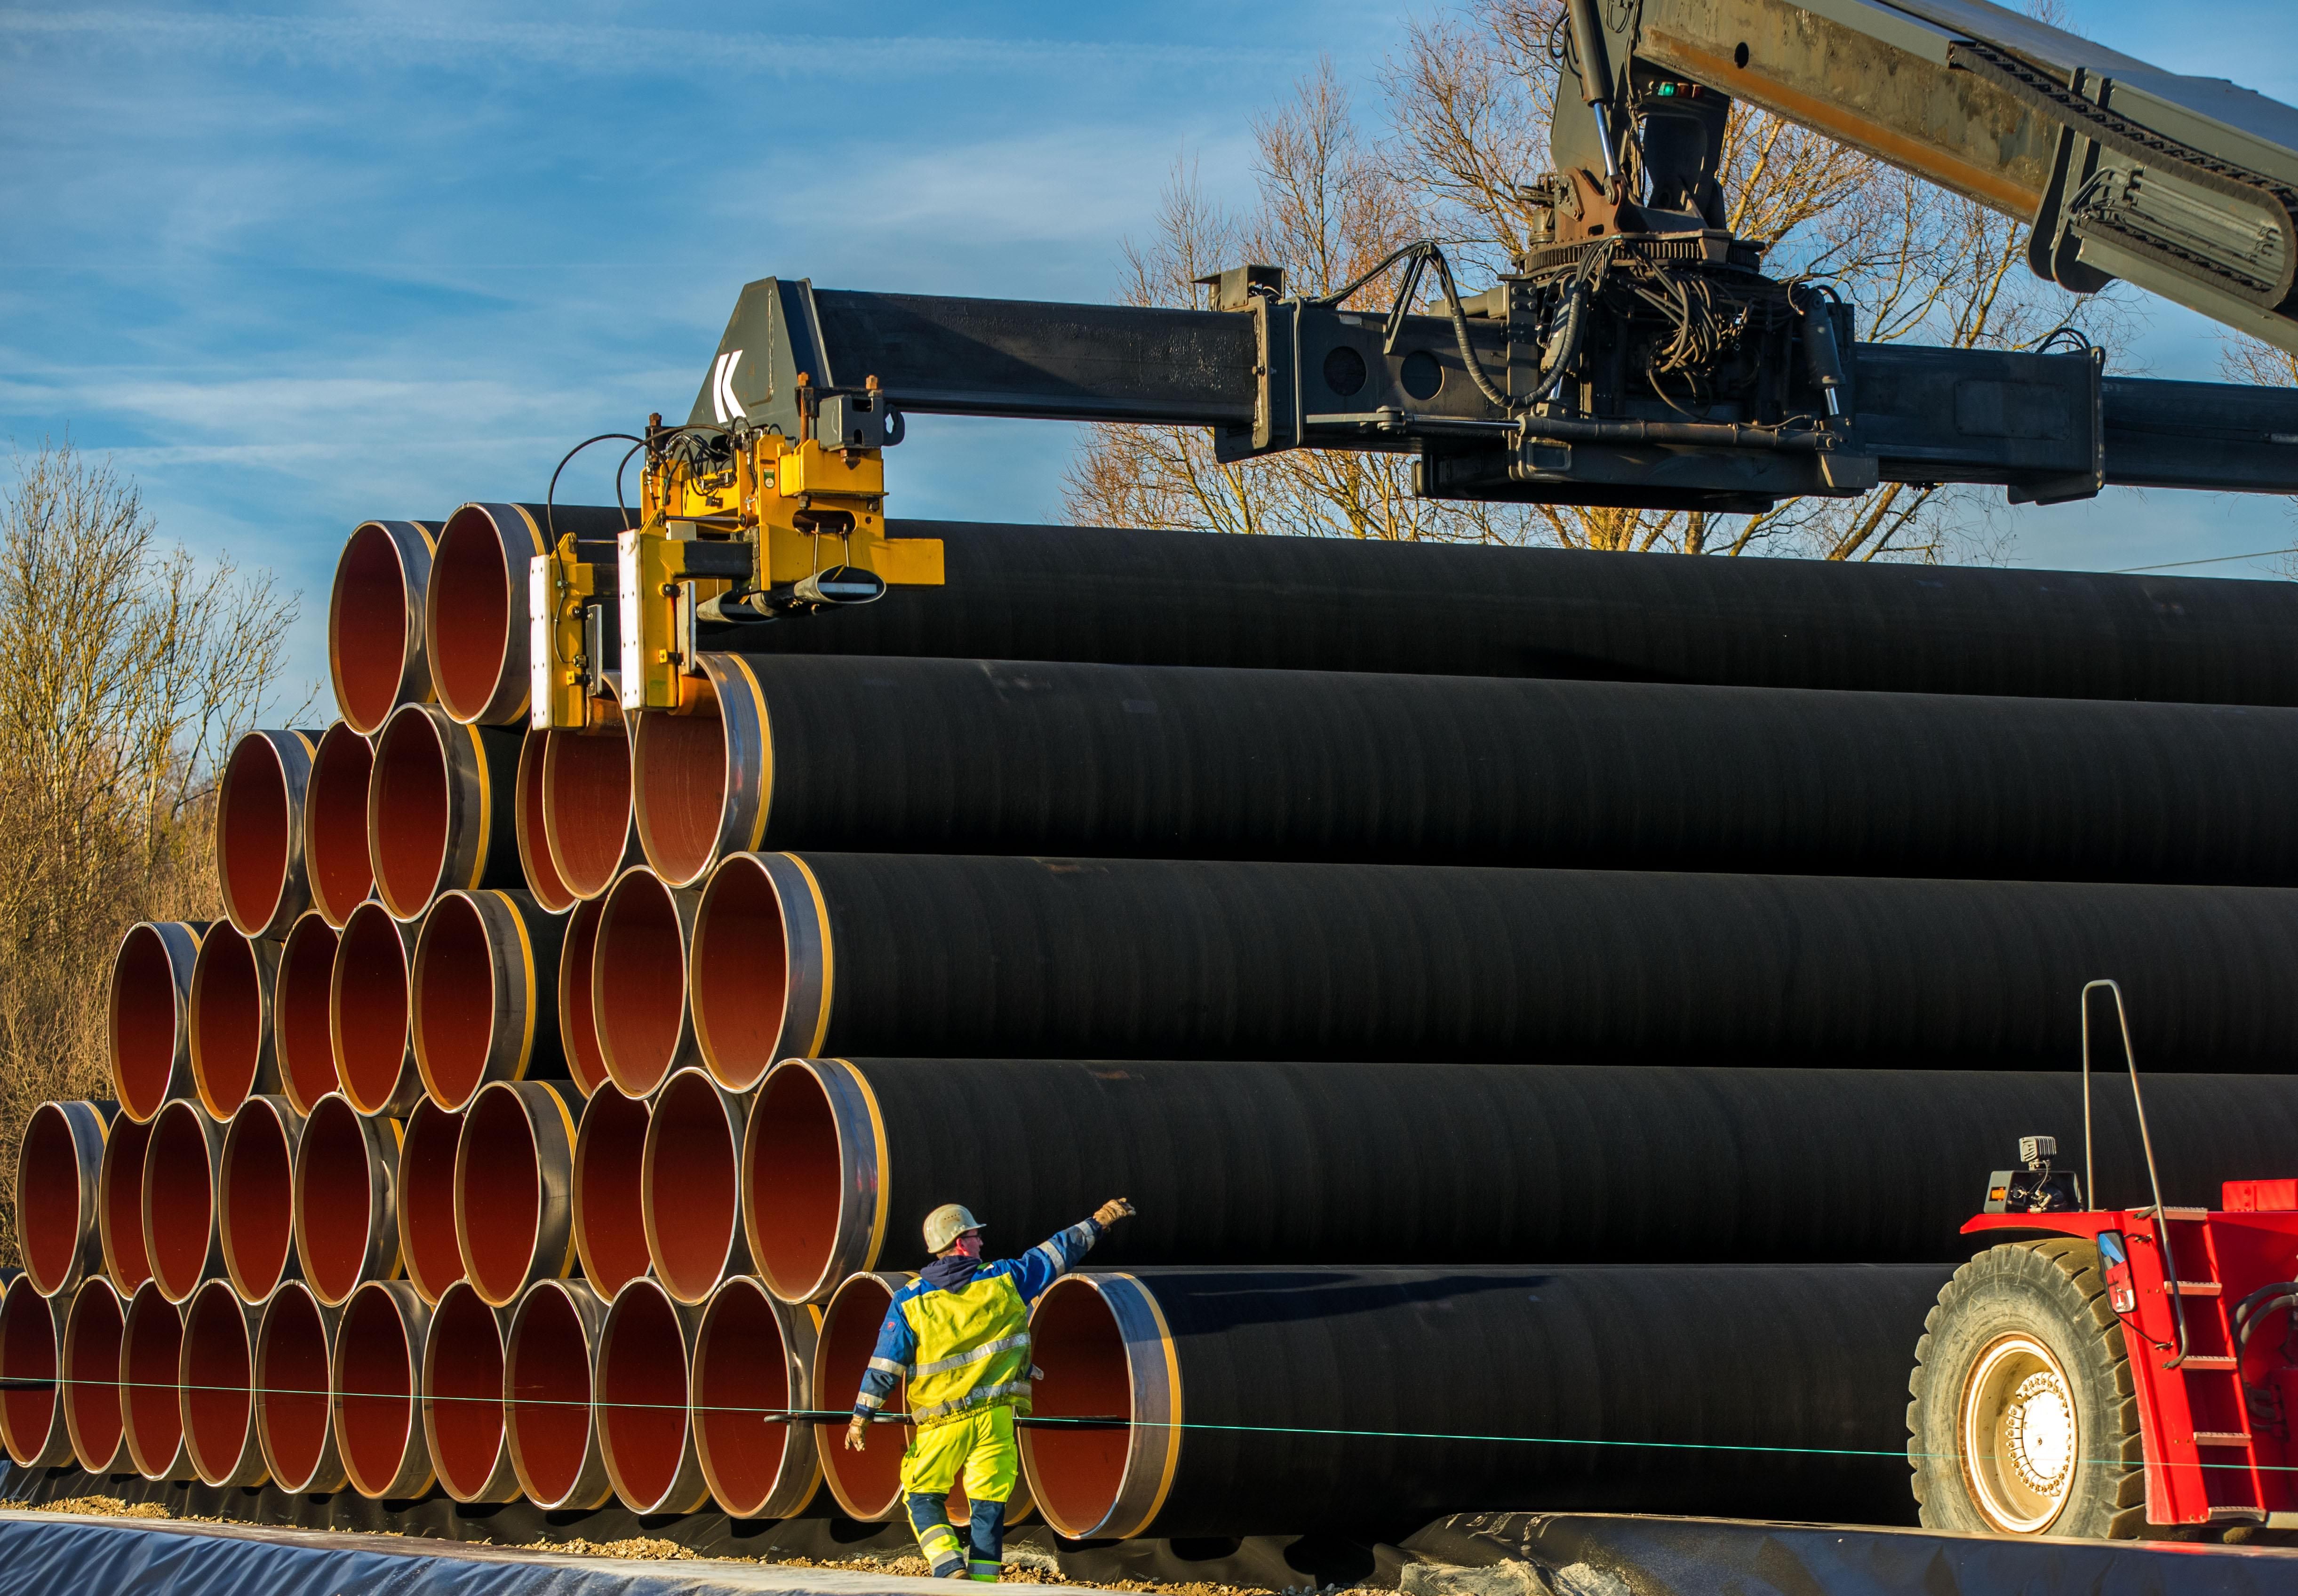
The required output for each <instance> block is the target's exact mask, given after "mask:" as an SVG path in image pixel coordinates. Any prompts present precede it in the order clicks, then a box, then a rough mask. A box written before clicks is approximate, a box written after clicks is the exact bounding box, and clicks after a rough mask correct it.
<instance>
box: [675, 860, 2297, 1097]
mask: <svg viewBox="0 0 2298 1596" xmlns="http://www.w3.org/2000/svg"><path fill="white" fill-rule="evenodd" d="M689 968H690V972H691V987H692V999H693V1005H694V1009H695V1018H696V1029H697V1031H698V1036H699V1038H700V1042H701V1046H702V1048H703V1051H704V1053H705V1055H706V1057H707V1059H708V1061H709V1063H710V1065H711V1067H712V1069H713V1071H714V1072H715V1073H716V1074H717V1075H718V1077H719V1079H721V1081H722V1082H723V1083H724V1084H725V1085H726V1086H728V1087H730V1088H732V1089H736V1090H740V1089H745V1088H747V1087H748V1086H749V1085H750V1084H752V1083H753V1082H754V1081H755V1080H756V1079H758V1077H759V1076H760V1075H762V1074H763V1073H764V1071H765V1069H766V1068H768V1067H769V1066H770V1065H771V1064H772V1063H774V1062H775V1061H777V1060H779V1059H782V1058H787V1057H790V1056H793V1055H800V1056H807V1057H820V1056H823V1055H825V1054H847V1055H850V1054H873V1055H878V1054H882V1055H889V1056H898V1055H902V1054H954V1055H960V1056H967V1055H971V1056H976V1057H992V1058H995V1057H1014V1058H1063V1057H1068V1058H1095V1057H1102V1058H1117V1057H1129V1058H1271V1059H1285V1058H1299V1059H1315V1058H1331V1059H1345V1058H1376V1059H1391V1060H1415V1059H1446V1060H1452V1061H1457V1062H1467V1063H1474V1062H1479V1061H1489V1060H1501V1061H1508V1062H1525V1061H1538V1060H1545V1061H1546V1062H1551V1063H1563V1062H1571V1061H1573V1060H1574V1059H1575V1057H1577V1058H1581V1059H1583V1060H1584V1059H1588V1058H1591V1057H1602V1058H1606V1059H1613V1060H1618V1059H1624V1058H1631V1057H1641V1058H1645V1059H1649V1060H1657V1061H1662V1062H1681V1061H1682V1059H1684V1058H1686V1057H1696V1058H1699V1059H1701V1060H1703V1062H1708V1063H1765V1062H1776V1063H1805V1064H1809V1063H1852V1062H1854V1061H1855V1060H1856V1062H1857V1063H1861V1064H1863V1065H1866V1066H1869V1067H1874V1066H1880V1065H1883V1064H1889V1063H1905V1064H1908V1065H1912V1066H1914V1067H1919V1068H1935V1067H1938V1066H1940V1065H1944V1064H1947V1063H1950V1062H1960V1063H1963V1064H1965V1065H1969V1066H1972V1067H1978V1066H1980V1065H1985V1066H1988V1067H1995V1068H2001V1067H2021V1068H2027V1069H2046V1070H2060V1069H2071V1068H2073V1067H2074V1066H2075V1065H2076V1064H2077V1063H2079V1056H2078V1037H2079V1007H2078V1004H2077V994H2078V992H2079V990H2080V988H2082V986H2083V984H2084V983H2085V982H2086V981H2088V980H2093V979H2095V978H2098V977H2111V978H2113V979H2116V980H2120V982H2121V983H2122V987H2123V990H2124V992H2125V994H2126V995H2127V996H2128V998H2129V1003H2130V1013H2131V1019H2132V1021H2133V1025H2134V1029H2135V1031H2136V1038H2137V1056H2138V1062H2139V1063H2140V1064H2141V1066H2142V1067H2144V1068H2147V1069H2151V1070H2163V1071H2194V1070H2202V1071H2248V1070H2258V1071H2281V1070H2285V1069H2287V1068H2289V1067H2290V1064H2289V1061H2290V1060H2291V1059H2292V1058H2293V1057H2298V985H2294V983H2293V982H2292V980H2291V979H2290V972H2291V971H2293V970H2294V969H2298V894H2294V893H2291V892H2286V891H2282V890H2278V889H2268V888H2245V887H2159V886H2128V885H2097V884H2092V883H2072V882H2033V881H1907V880H1896V879H1889V878H1874V879H1869V878H1859V877H1847V876H1781V875H1773V876H1759V875H1679V874H1670V873H1664V872H1610V871H1582V870H1553V871H1550V870H1489V869H1468V868H1454V867H1433V866H1432V867H1426V868H1420V867H1414V866H1409V865H1391V864H1203V863H1196V862H1178V861H1162V860H1139V859H1029V858H980V857H970V856H930V855H885V854H806V855H796V854H738V855H736V856H733V857H732V858H731V859H728V860H727V861H726V862H725V863H724V864H722V865H720V866H719V868H718V869H717V871H716V872H714V873H713V875H712V877H711V880H710V885H709V888H708V889H707V891H706V892H705V893H704V895H703V898H702V902H701V906H700V909H699V912H698V914H697V916H696V921H695V938H694V956H693V958H692V960H691V961H690V966H689ZM2112 1063H2114V1064H2116V1065H2119V1064H2120V1056H2119V1054H2117V1055H2115V1056H2114V1057H2113V1059H2112Z"/></svg>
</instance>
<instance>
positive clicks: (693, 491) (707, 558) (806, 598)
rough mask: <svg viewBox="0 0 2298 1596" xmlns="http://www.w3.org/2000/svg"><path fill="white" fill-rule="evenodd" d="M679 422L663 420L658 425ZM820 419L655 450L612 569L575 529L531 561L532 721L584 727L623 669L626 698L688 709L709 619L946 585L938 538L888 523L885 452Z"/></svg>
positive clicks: (768, 617) (747, 618) (747, 617)
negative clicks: (826, 436) (827, 437)
mask: <svg viewBox="0 0 2298 1596" xmlns="http://www.w3.org/2000/svg"><path fill="white" fill-rule="evenodd" d="M798 383H799V385H800V386H801V387H803V386H804V385H805V384H806V378H805V376H803V374H801V375H800V376H799V378H798ZM875 388H876V385H875V380H874V379H872V385H871V388H870V389H869V390H868V392H869V393H872V394H873V395H874V393H875ZM810 412H811V407H809V414H810ZM673 430H674V429H665V428H663V427H662V426H661V425H660V418H655V420H654V422H653V423H651V424H650V426H649V438H650V439H651V438H657V437H663V436H666V435H670V434H671V433H672V431H673ZM813 431H814V429H813V427H812V426H805V427H803V428H802V429H801V436H800V437H799V438H798V440H796V441H795V442H793V441H791V440H790V439H789V438H787V437H785V436H784V435H783V434H781V433H779V432H764V431H762V432H753V433H750V434H747V435H745V436H743V437H742V438H741V439H740V440H739V441H738V442H735V443H734V444H733V446H732V449H731V450H721V451H715V453H710V454H707V455H706V454H703V453H701V452H699V451H686V452H682V451H677V450H673V449H649V451H648V460H647V466H646V471H645V475H644V476H643V478H642V484H641V495H640V517H639V525H638V528H637V529H636V530H635V531H631V532H625V533H623V534H622V535H621V536H620V538H618V539H617V540H616V546H615V549H614V550H613V554H612V558H613V567H612V569H611V571H610V570H609V569H608V566H607V563H606V556H607V550H606V547H605V545H603V544H589V543H586V544H581V545H578V544H577V543H576V542H575V540H574V539H573V538H572V537H568V538H562V539H561V540H560V541H559V544H558V548H557V549H556V550H553V551H552V552H551V553H550V554H547V555H543V556H541V557H540V558H537V560H536V561H535V565H536V567H537V568H536V571H535V580H534V582H533V587H532V590H531V591H532V592H533V629H534V659H535V662H536V668H535V673H534V679H535V687H536V692H535V694H534V712H533V724H536V725H537V726H541V725H545V724H548V725H550V726H551V727H558V728H566V729H570V730H572V729H578V728H581V727H583V726H584V725H586V724H590V722H591V719H592V717H593V715H594V714H595V713H596V712H595V710H594V709H593V707H592V706H591V699H592V698H593V697H594V696H595V695H597V694H599V693H601V692H604V691H607V690H608V680H607V674H608V673H609V672H616V671H618V672H619V681H618V682H616V690H619V692H620V695H621V700H622V705H623V707H624V709H667V710H677V709H681V708H685V707H690V703H691V701H692V700H693V699H695V697H696V696H697V693H698V687H699V683H700V680H701V675H702V673H701V667H700V666H699V665H698V664H697V663H696V654H697V652H698V648H701V647H707V633H701V632H700V631H699V630H698V629H699V628H700V627H702V626H704V625H707V624H714V623H744V622H750V623H756V622H765V621H773V620H777V619H780V618H781V617H784V616H791V617H796V616H804V615H806V614H807V613H809V612H811V611H815V610H820V609H825V608H838V607H840V606H845V605H851V604H856V603H865V602H868V601H869V600H873V599H875V598H877V597H878V596H879V595H880V594H881V593H882V592H883V591H885V589H886V588H887V587H888V586H889V585H890V586H928V587H938V586H940V585H941V583H942V545H941V540H940V539H938V538H896V537H889V536H887V534H886V516H885V503H886V463H885V458H884V452H883V451H882V450H880V449H865V448H841V447H839V446H838V445H837V444H836V443H835V442H831V444H829V445H827V446H825V444H824V443H823V442H822V440H821V439H820V438H818V437H815V436H813V435H812V434H813ZM610 607H611V608H610ZM609 617H611V620H610V619H609Z"/></svg>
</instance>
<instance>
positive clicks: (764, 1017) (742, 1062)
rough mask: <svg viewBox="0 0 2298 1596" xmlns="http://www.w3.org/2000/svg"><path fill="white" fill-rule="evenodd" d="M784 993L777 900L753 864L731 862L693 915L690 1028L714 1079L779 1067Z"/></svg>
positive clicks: (784, 954)
mask: <svg viewBox="0 0 2298 1596" xmlns="http://www.w3.org/2000/svg"><path fill="white" fill-rule="evenodd" d="M693 995H694V998H693V1000H694V1029H695V1032H696V1034H697V1035H698V1037H699V1038H701V1041H702V1045H703V1048H704V1050H705V1052H706V1053H707V1054H708V1056H709V1058H710V1060H711V1063H712V1067H713V1068H714V1069H715V1071H716V1072H717V1074H718V1076H719V1077H720V1079H723V1080H725V1081H726V1082H728V1083H729V1084H730V1085H731V1084H739V1083H741V1082H745V1081H753V1080H756V1079H758V1078H759V1077H761V1076H763V1075H764V1074H765V1072H766V1071H768V1070H771V1069H773V1067H774V1065H775V1064H776V1063H778V1062H780V1061H779V1056H778V1055H779V1054H780V1051H781V1046H780V1045H781V1035H782V1017H783V1012H784V1010H785V1009H786V1008H787V1007H788V1004H789V945H788V943H787V941H786V940H785V939H784V938H783V935H782V909H781V898H780V897H778V896H777V895H776V894H775V892H774V886H773V881H770V880H768V879H767V876H766V872H765V871H764V870H762V869H760V868H759V867H758V865H756V864H754V863H752V862H751V861H749V860H747V859H737V860H734V861H733V862H732V863H730V864H725V865H723V866H722V867H721V868H720V869H719V870H718V872H716V873H715V875H713V876H712V877H711V878H710V885H709V888H708V889H707V890H706V891H705V892H704V893H703V895H702V904H701V907H700V908H699V909H698V911H697V913H696V914H695V917H694V972H693Z"/></svg>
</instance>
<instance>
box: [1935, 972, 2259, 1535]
mask: <svg viewBox="0 0 2298 1596" xmlns="http://www.w3.org/2000/svg"><path fill="white" fill-rule="evenodd" d="M2100 990H2104V991H2108V992H2112V994H2113V996H2114V1003H2115V1012H2116V1015H2117V1018H2118V1020H2120V1021H2121V1024H2122V1045H2123V1052H2124V1056H2125V1058H2126V1060H2127V1061H2129V1062H2130V1084H2131V1091H2132V1094H2133V1096H2134V1097H2137V1095H2138V1091H2139V1087H2138V1072H2137V1063H2136V1061H2135V1058H2134V1057H2133V1055H2132V1054H2131V1048H2130V1030H2129V1021H2128V1018H2127V1016H2125V1014H2124V1011H2123V1008H2122V993H2121V991H2120V988H2117V987H2116V986H2115V985H2114V983H2113V982H2112V981H2093V982H2091V983H2090V985H2088V986H2087V987H2085V988H2083V1005H2084V1038H2083V1039H2084V1061H2085V1062H2084V1074H2083V1125H2084V1134H2085V1137H2086V1139H2087V1138H2088V1136H2089V1130H2090V1078H2089V1063H2088V1061H2089V1039H2090V1038H2089V1007H2090V998H2091V994H2092V993H2093V992H2095V991H2100ZM2138 1130H2139V1138H2140V1145H2141V1146H2142V1147H2143V1148H2144V1149H2145V1158H2146V1173H2147V1178H2148V1181H2149V1184H2150V1189H2151V1191H2152V1193H2153V1198H2154V1201H2153V1204H2152V1205H2151V1206H2149V1207H2144V1208H2132V1209H2098V1208H2091V1207H2087V1206H2086V1205H2085V1203H2084V1201H2083V1193H2084V1192H2087V1191H2095V1189H2096V1187H2095V1184H2094V1182H2093V1181H2092V1180H2091V1179H2090V1178H2089V1177H2090V1174H2091V1171H2090V1170H2089V1168H2088V1167H2087V1166H2088V1164H2089V1162H2090V1159H2089V1149H2088V1148H2087V1147H2086V1149H2085V1163H2086V1169H2085V1171H2084V1174H2085V1178H2084V1179H2083V1181H2082V1182H2081V1184H2080V1185H2079V1186H2078V1184H2077V1182H2076V1180H2075V1178H2074V1176H2073V1174H2072V1173H2071V1172H2056V1171H2054V1170H2051V1168H2050V1163H2049V1159H2050V1155H2051V1154H2052V1153H2054V1152H2055V1151H2056V1148H2055V1146H2054V1145H2051V1138H2049V1137H2028V1138H2026V1140H2025V1141H2024V1142H2022V1143H2021V1149H2020V1151H2021V1156H2022V1158H2023V1159H2024V1160H2025V1162H2026V1163H2027V1166H2028V1167H2027V1168H2025V1169H2023V1170H1998V1171H1996V1174H1995V1176H1994V1177H1993V1178H1992V1179H1990V1181H1989V1182H1988V1201H1987V1211H1985V1212H1983V1213H1981V1214H1980V1215H1979V1216H1978V1217H1976V1218H1974V1219H1973V1220H1971V1222H1970V1223H1968V1224H1967V1225H1965V1226H1964V1227H1963V1231H1964V1233H1965V1234H1967V1235H1968V1234H1973V1233H2003V1232H2020V1231H2023V1232H2029V1233H2032V1232H2036V1231H2041V1232H2044V1233H2045V1234H2044V1235H2043V1236H2042V1237H2041V1238H2040V1239H2030V1240H2018V1241H2012V1240H2007V1239H2006V1240H2005V1241H2003V1242H2002V1243H2001V1244H2000V1245H1995V1246H1992V1247H1989V1248H1988V1250H1987V1251H1985V1252H1983V1253H1980V1254H1978V1255H1977V1256H1976V1257H1974V1258H1973V1259H1971V1261H1970V1262H1969V1263H1966V1264H1964V1265H1963V1267H1962V1268H1961V1269H1957V1270H1956V1271H1955V1278H1954V1279H1953V1280H1951V1281H1950V1282H1948V1284H1947V1286H1946V1288H1945V1289H1944V1290H1942V1291H1941V1292H1940V1293H1939V1301H1938V1307H1936V1308H1934V1309H1933V1310H1932V1311H1931V1312H1930V1316H1929V1318H1928V1319H1926V1320H1925V1322H1924V1326H1923V1336H1922V1340H1921V1341H1920V1342H1918V1343H1917V1344H1916V1347H1915V1368H1914V1375H1913V1376H1912V1377H1911V1378H1910V1379H1909V1381H1908V1389H1909V1391H1910V1392H1911V1393H1913V1396H1914V1401H1912V1402H1910V1403H1909V1404H1908V1406H1907V1429H1908V1435H1909V1442H1908V1455H1909V1459H1910V1460H1911V1461H1912V1463H1913V1464H1914V1492H1915V1499H1916V1501H1918V1503H1920V1504H1921V1507H1922V1522H1923V1524H1924V1525H1925V1526H1926V1527H1929V1528H1934V1529H1946V1530H1971V1531H1980V1532H1991V1533H1995V1534H2021V1535H2032V1534H2057V1535H2081V1536H2093V1537H2114V1538H2129V1537H2135V1536H2138V1535H2143V1534H2147V1533H2148V1532H2149V1531H2150V1530H2159V1529H2167V1528H2170V1527H2171V1526H2207V1525H2243V1524H2253V1525H2260V1526H2267V1527H2270V1528H2276V1529H2281V1528H2289V1527H2298V1467H2294V1465H2298V1447H2294V1445H2293V1443H2292V1440H2291V1432H2290V1418H2291V1414H2292V1410H2293V1406H2294V1402H2298V1319H2294V1316H2293V1314H2292V1310H2293V1307H2294V1305H2298V1278H2293V1277H2294V1276H2298V1180H2287V1179H2284V1180H2238V1181H2228V1183H2227V1184H2226V1187H2225V1189H2224V1193H2223V1196H2222V1200H2221V1206H2219V1207H2218V1208H2215V1209H2203V1208H2174V1207H2170V1206H2167V1205H2165V1204H2164V1203H2163V1202H2162V1183H2161V1180H2160V1179H2159V1178H2157V1176H2156V1174H2155V1169H2154V1152H2153V1142H2152V1140H2151V1138H2149V1137H2148V1136H2147V1134H2146V1117H2145V1103H2144V1100H2143V1098H2141V1099H2140V1100H2139V1102H2138Z"/></svg>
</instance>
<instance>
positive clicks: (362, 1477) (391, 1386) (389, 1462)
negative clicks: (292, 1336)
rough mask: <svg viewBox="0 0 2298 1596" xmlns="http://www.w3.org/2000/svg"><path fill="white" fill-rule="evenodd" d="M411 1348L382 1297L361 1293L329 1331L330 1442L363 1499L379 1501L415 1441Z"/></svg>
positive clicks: (392, 1306) (394, 1303) (416, 1351)
mask: <svg viewBox="0 0 2298 1596" xmlns="http://www.w3.org/2000/svg"><path fill="white" fill-rule="evenodd" d="M418 1355H420V1348H416V1345H414V1344H411V1341H409V1336H407V1323H404V1320H402V1319H400V1304H398V1300H395V1297H393V1295H391V1293H388V1291H360V1293H359V1295H356V1297H351V1302H350V1304H347V1307H344V1309H343V1323H340V1325H338V1327H335V1376H338V1387H335V1396H338V1403H335V1444H338V1447H340V1449H343V1465H344V1468H347V1469H350V1475H351V1484H354V1485H356V1488H359V1491H360V1493H363V1495H382V1491H384V1488H386V1485H388V1484H391V1479H393V1476H395V1475H398V1472H400V1465H402V1463H404V1460H407V1447H409V1443H411V1440H414V1437H416V1385H418V1376H416V1357H418Z"/></svg>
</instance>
